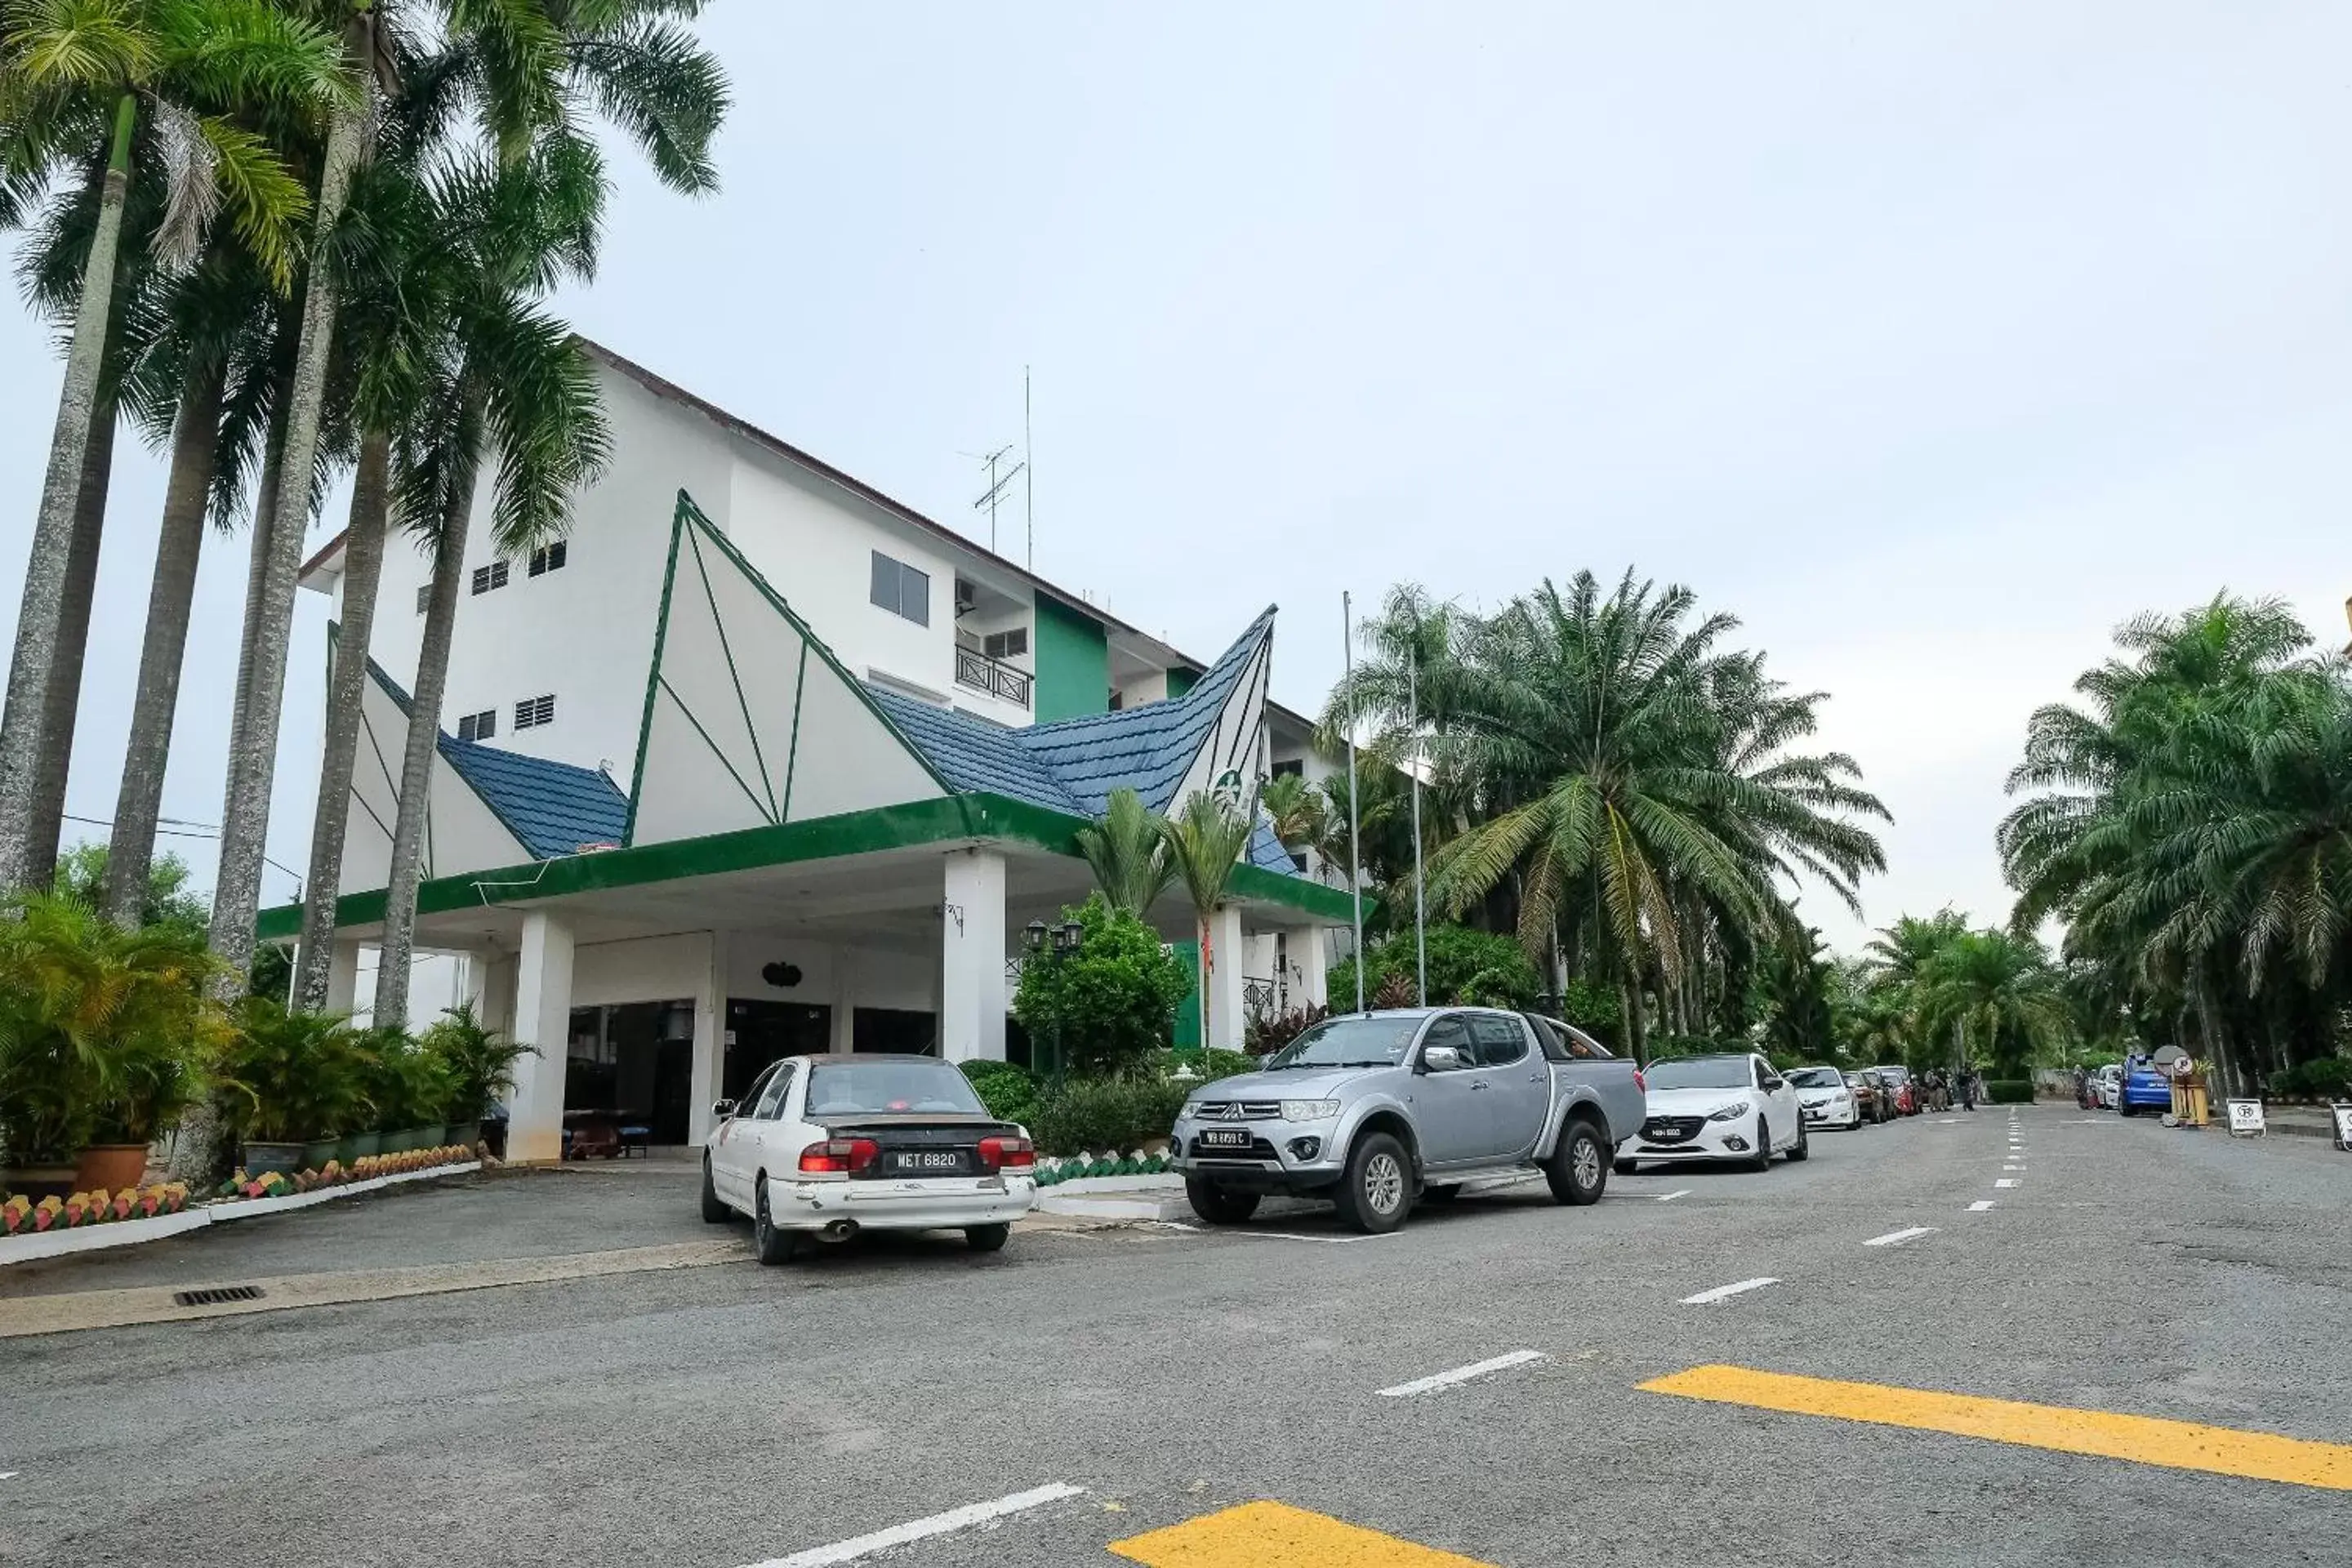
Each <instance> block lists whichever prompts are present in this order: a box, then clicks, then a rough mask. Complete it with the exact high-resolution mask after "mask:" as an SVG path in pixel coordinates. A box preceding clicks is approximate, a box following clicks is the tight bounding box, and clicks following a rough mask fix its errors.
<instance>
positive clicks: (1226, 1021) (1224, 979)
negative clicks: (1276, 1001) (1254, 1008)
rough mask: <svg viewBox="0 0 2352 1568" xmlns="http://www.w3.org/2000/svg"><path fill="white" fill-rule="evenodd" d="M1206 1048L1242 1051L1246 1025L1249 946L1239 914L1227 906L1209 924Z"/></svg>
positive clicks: (1236, 908) (1247, 1015)
mask: <svg viewBox="0 0 2352 1568" xmlns="http://www.w3.org/2000/svg"><path fill="white" fill-rule="evenodd" d="M1209 964H1210V968H1209V1045H1210V1047H1212V1048H1213V1049H1215V1050H1220V1051H1237V1050H1240V1049H1241V1048H1242V1030H1243V1026H1244V1024H1246V1023H1247V1022H1248V1019H1249V1011H1248V1003H1247V1002H1246V1000H1245V990H1244V984H1243V983H1244V981H1246V980H1247V979H1248V978H1249V975H1248V968H1249V943H1248V941H1247V939H1246V938H1244V936H1243V935H1242V911H1241V910H1240V908H1239V907H1238V906H1237V905H1234V904H1227V905H1225V906H1224V907H1223V909H1220V910H1217V911H1216V913H1215V914H1214V915H1213V916H1211V917H1210V921H1209Z"/></svg>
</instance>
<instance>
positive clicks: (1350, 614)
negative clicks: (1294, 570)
mask: <svg viewBox="0 0 2352 1568" xmlns="http://www.w3.org/2000/svg"><path fill="white" fill-rule="evenodd" d="M1339 639H1340V642H1341V644H1342V645H1343V646H1342V649H1341V652H1342V654H1343V656H1344V657H1345V659H1346V661H1347V662H1346V669H1347V672H1348V673H1347V683H1348V913H1349V919H1350V920H1352V921H1353V922H1354V924H1355V931H1356V1011H1357V1012H1359V1013H1361V1012H1364V1011H1366V1008H1365V1006H1364V963H1365V955H1364V872H1363V851H1362V849H1361V848H1360V847H1359V846H1358V844H1357V841H1356V835H1357V825H1356V622H1355V598H1354V596H1353V595H1350V594H1349V593H1348V592H1347V591H1346V590H1345V589H1342V590H1340V593H1339Z"/></svg>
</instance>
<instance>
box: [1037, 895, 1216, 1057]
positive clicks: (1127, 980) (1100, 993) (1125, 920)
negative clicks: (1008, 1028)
mask: <svg viewBox="0 0 2352 1568" xmlns="http://www.w3.org/2000/svg"><path fill="white" fill-rule="evenodd" d="M1063 918H1064V919H1065V920H1074V921H1076V922H1077V923H1078V927H1079V929H1080V931H1082V932H1083V933H1084V934H1083V936H1082V937H1081V939H1080V941H1079V943H1078V949H1077V951H1076V952H1073V953H1070V954H1068V955H1067V956H1066V957H1060V958H1053V957H1048V958H1043V959H1040V960H1039V961H1037V962H1036V963H1024V964H1023V965H1022V966H1021V985H1020V988H1019V989H1018V990H1017V991H1016V992H1015V993H1014V994H1013V1016H1014V1017H1016V1018H1018V1019H1020V1020H1021V1026H1022V1027H1023V1028H1024V1029H1026V1030H1027V1031H1028V1032H1029V1038H1030V1040H1031V1042H1032V1044H1033V1045H1034V1047H1037V1048H1039V1049H1040V1050H1042V1051H1043V1052H1045V1056H1044V1057H1043V1058H1041V1059H1045V1060H1055V1058H1056V1056H1058V1058H1059V1059H1058V1062H1057V1065H1058V1066H1060V1067H1061V1068H1064V1069H1065V1070H1073V1071H1077V1072H1097V1073H1111V1072H1118V1071H1121V1070H1123V1069H1125V1068H1130V1067H1133V1066H1134V1065H1135V1064H1136V1063H1138V1062H1139V1061H1140V1060H1142V1059H1143V1058H1145V1057H1147V1056H1149V1055H1150V1053H1151V1052H1152V1051H1154V1050H1157V1049H1159V1048H1160V1047H1164V1046H1166V1045H1167V1044H1168V1043H1169V1042H1170V1041H1171V1039H1173V1038H1174V1037H1175V1033H1176V1007H1177V1004H1179V1003H1181V1001H1183V999H1184V997H1185V995H1186V994H1188V993H1189V992H1191V990H1192V970H1191V969H1190V968H1189V967H1188V966H1187V965H1186V964H1185V963H1184V962H1183V960H1181V959H1180V958H1177V957H1176V956H1174V955H1173V954H1172V953H1170V952H1167V951H1165V950H1164V949H1163V948H1162V947H1161V946H1160V933H1159V932H1157V931H1153V930H1152V929H1151V928H1150V926H1148V925H1145V924H1144V923H1143V922H1142V921H1139V920H1138V919H1136V918H1135V917H1134V916H1133V915H1130V914H1124V913H1121V912H1120V911H1118V910H1114V909H1112V908H1111V907H1110V906H1109V905H1108V904H1106V903H1104V902H1103V900H1102V895H1101V894H1099V893H1097V894H1095V895H1094V896H1092V897H1090V898H1089V899H1087V901H1086V902H1085V903H1083V904H1081V905H1079V906H1078V907H1077V908H1076V909H1075V910H1064V911H1063Z"/></svg>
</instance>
